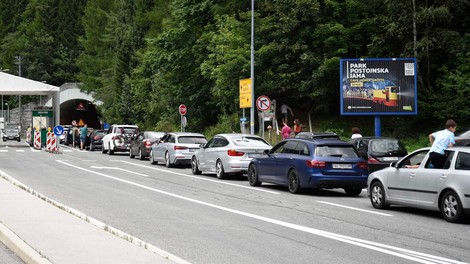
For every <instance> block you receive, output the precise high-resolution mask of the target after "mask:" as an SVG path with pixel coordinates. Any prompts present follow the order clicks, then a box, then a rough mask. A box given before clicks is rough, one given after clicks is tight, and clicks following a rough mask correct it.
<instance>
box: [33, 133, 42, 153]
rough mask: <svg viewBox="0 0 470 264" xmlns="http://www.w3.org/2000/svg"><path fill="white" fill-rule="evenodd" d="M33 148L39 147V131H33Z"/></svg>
mask: <svg viewBox="0 0 470 264" xmlns="http://www.w3.org/2000/svg"><path fill="white" fill-rule="evenodd" d="M34 148H35V149H41V131H35V132H34Z"/></svg>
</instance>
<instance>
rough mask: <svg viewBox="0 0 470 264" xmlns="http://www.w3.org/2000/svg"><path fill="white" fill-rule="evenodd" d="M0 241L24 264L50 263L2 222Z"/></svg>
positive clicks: (0, 224)
mask: <svg viewBox="0 0 470 264" xmlns="http://www.w3.org/2000/svg"><path fill="white" fill-rule="evenodd" d="M0 241H1V242H2V243H3V244H5V246H6V247H7V248H9V249H10V250H11V251H13V252H14V253H15V254H16V255H17V256H18V257H19V258H20V259H21V260H23V261H24V262H25V263H26V264H52V262H50V261H49V260H47V259H46V258H44V257H43V256H41V254H39V252H37V251H35V250H34V249H33V248H32V247H30V246H29V245H28V244H26V242H24V241H23V240H21V238H19V237H18V236H17V235H16V234H15V233H13V232H12V231H11V230H10V229H8V228H7V227H6V226H5V225H3V224H2V223H0Z"/></svg>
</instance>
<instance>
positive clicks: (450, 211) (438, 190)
mask: <svg viewBox="0 0 470 264" xmlns="http://www.w3.org/2000/svg"><path fill="white" fill-rule="evenodd" d="M445 154H446V156H447V161H446V162H445V163H444V166H443V167H442V168H435V167H434V166H433V164H432V162H431V161H430V159H429V148H423V149H419V150H416V151H414V152H413V153H411V154H409V155H408V156H405V157H404V158H403V159H401V160H400V161H398V162H397V163H396V164H395V163H392V164H391V165H390V167H388V168H385V169H382V170H379V171H376V172H374V173H372V174H370V175H369V178H368V181H367V185H368V187H367V194H368V196H369V197H370V201H371V203H372V206H374V207H375V208H378V209H385V208H387V207H389V206H390V205H402V206H409V207H415V208H421V209H429V210H436V211H440V212H441V213H442V216H443V217H444V218H445V219H446V220H447V221H449V222H461V221H462V220H463V219H464V218H465V216H466V214H469V213H470V148H468V147H453V148H448V149H447V150H446V151H445Z"/></svg>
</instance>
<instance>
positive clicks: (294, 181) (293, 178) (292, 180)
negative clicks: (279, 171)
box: [287, 170, 302, 193]
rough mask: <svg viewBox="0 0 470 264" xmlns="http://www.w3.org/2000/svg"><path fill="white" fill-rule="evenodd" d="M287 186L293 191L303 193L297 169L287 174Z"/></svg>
mask: <svg viewBox="0 0 470 264" xmlns="http://www.w3.org/2000/svg"><path fill="white" fill-rule="evenodd" d="M287 187H288V188H289V192H291V193H301V192H302V188H301V187H300V180H299V175H298V174H297V171H296V170H290V171H289V175H288V176H287Z"/></svg>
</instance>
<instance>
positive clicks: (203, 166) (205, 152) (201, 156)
mask: <svg viewBox="0 0 470 264" xmlns="http://www.w3.org/2000/svg"><path fill="white" fill-rule="evenodd" d="M216 141H217V137H214V138H212V139H211V140H209V142H207V144H206V145H204V147H203V148H200V149H199V150H198V151H197V161H198V163H199V169H200V170H202V171H207V170H209V167H210V166H209V165H208V163H209V161H208V160H209V158H210V157H209V154H210V152H211V151H212V148H213V147H214V144H215V142H216Z"/></svg>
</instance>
